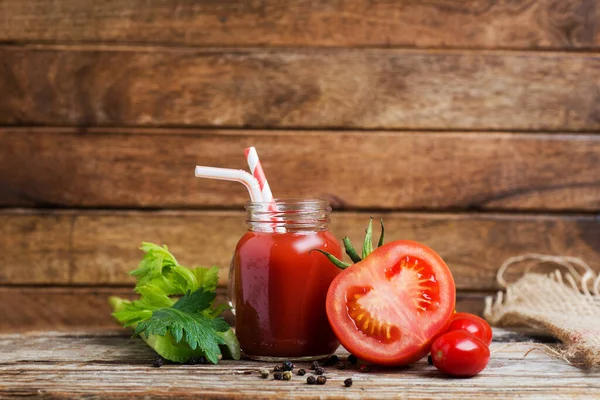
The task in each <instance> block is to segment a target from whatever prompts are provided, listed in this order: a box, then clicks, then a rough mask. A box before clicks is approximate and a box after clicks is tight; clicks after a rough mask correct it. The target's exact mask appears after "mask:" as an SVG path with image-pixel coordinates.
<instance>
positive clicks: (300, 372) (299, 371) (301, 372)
mask: <svg viewBox="0 0 600 400" xmlns="http://www.w3.org/2000/svg"><path fill="white" fill-rule="evenodd" d="M298 375H300V376H304V375H306V370H305V369H304V368H300V369H299V370H298Z"/></svg>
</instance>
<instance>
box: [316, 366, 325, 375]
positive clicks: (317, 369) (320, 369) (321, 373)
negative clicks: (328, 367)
mask: <svg viewBox="0 0 600 400" xmlns="http://www.w3.org/2000/svg"><path fill="white" fill-rule="evenodd" d="M324 373H325V368H323V367H317V368H315V374H317V375H323V374H324Z"/></svg>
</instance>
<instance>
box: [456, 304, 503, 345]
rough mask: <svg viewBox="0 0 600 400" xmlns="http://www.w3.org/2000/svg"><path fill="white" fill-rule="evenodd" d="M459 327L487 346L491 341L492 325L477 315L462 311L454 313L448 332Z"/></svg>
mask: <svg viewBox="0 0 600 400" xmlns="http://www.w3.org/2000/svg"><path fill="white" fill-rule="evenodd" d="M461 329H462V330H465V331H469V332H471V333H472V334H473V335H475V336H477V337H478V338H479V339H481V341H482V342H483V343H485V344H486V345H488V346H489V345H490V343H492V327H491V326H490V324H488V323H487V322H486V321H485V320H484V319H483V318H480V317H478V316H477V315H474V314H469V313H462V312H460V313H456V314H454V315H453V316H452V319H451V321H450V326H449V327H448V332H450V331H458V330H461Z"/></svg>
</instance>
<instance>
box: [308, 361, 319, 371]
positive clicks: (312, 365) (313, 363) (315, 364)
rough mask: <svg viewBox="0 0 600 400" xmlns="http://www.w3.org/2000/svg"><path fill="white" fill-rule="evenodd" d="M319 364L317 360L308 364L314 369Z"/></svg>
mask: <svg viewBox="0 0 600 400" xmlns="http://www.w3.org/2000/svg"><path fill="white" fill-rule="evenodd" d="M318 366H319V362H318V361H313V362H312V364H310V369H311V370H314V369H316V368H317V367H318Z"/></svg>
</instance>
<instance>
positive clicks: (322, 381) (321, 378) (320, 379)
mask: <svg viewBox="0 0 600 400" xmlns="http://www.w3.org/2000/svg"><path fill="white" fill-rule="evenodd" d="M325 382H327V378H325V377H324V376H323V375H321V376H317V385H324V384H325Z"/></svg>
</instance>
